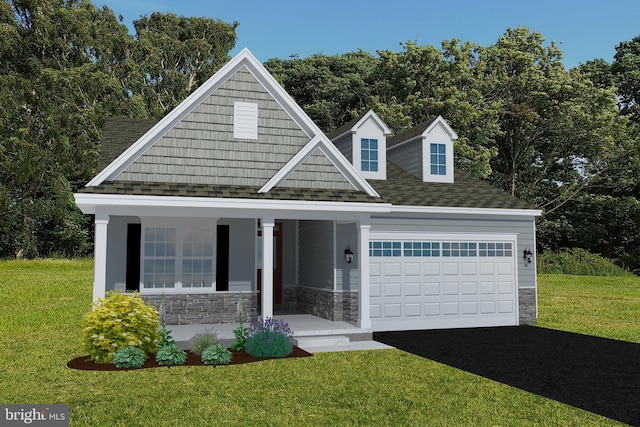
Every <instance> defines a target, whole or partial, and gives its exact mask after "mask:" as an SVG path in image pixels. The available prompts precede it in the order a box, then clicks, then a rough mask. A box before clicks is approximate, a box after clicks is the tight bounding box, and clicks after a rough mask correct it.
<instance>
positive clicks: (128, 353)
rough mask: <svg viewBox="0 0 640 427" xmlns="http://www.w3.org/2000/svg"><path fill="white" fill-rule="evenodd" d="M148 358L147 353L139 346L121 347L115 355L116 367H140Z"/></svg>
mask: <svg viewBox="0 0 640 427" xmlns="http://www.w3.org/2000/svg"><path fill="white" fill-rule="evenodd" d="M145 360H147V355H146V354H144V352H143V351H142V350H140V349H139V348H138V347H131V346H126V347H120V348H119V349H118V351H116V354H115V355H114V356H113V361H114V362H115V364H116V368H140V367H142V365H144V361H145Z"/></svg>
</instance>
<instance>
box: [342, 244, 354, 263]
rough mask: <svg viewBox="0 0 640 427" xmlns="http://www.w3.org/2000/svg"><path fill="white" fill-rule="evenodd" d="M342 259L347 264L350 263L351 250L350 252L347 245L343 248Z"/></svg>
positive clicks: (351, 258)
mask: <svg viewBox="0 0 640 427" xmlns="http://www.w3.org/2000/svg"><path fill="white" fill-rule="evenodd" d="M344 260H345V261H347V264H351V261H353V252H351V247H350V246H349V245H347V249H345V250H344Z"/></svg>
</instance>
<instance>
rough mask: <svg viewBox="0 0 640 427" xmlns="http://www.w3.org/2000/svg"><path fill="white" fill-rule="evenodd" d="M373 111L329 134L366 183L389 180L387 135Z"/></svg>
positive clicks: (382, 123)
mask: <svg viewBox="0 0 640 427" xmlns="http://www.w3.org/2000/svg"><path fill="white" fill-rule="evenodd" d="M389 133H391V131H390V130H389V128H388V127H387V125H385V124H384V122H383V121H382V120H380V117H378V115H377V114H376V113H374V112H373V110H369V111H368V112H367V113H366V114H365V115H363V116H362V117H360V118H358V119H354V120H352V121H350V122H349V123H347V124H345V125H343V126H341V127H339V128H338V129H336V130H335V131H333V132H331V133H330V134H329V138H331V140H332V142H333V143H334V144H335V146H336V147H338V149H339V150H340V152H341V153H342V154H343V155H344V156H345V157H346V158H347V159H348V160H349V161H350V162H351V164H352V165H353V166H354V167H355V168H356V170H357V171H358V172H360V174H361V175H362V176H363V177H364V178H366V179H382V180H384V179H387V135H389Z"/></svg>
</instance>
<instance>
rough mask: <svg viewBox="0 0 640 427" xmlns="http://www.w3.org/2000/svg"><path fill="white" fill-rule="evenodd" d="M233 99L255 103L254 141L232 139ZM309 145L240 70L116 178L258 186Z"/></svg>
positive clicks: (140, 180)
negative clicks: (255, 134)
mask: <svg viewBox="0 0 640 427" xmlns="http://www.w3.org/2000/svg"><path fill="white" fill-rule="evenodd" d="M235 101H242V102H256V103H258V110H259V111H258V141H250V140H241V139H235V138H234V137H233V103H234V102H235ZM308 141H309V138H308V136H307V135H305V133H304V132H303V131H302V130H301V129H300V128H299V127H298V126H297V124H296V123H295V122H294V121H293V120H292V119H291V117H290V116H289V115H288V114H287V113H286V112H285V111H284V110H283V109H282V108H281V107H280V105H279V104H278V103H277V102H275V101H274V100H273V99H272V98H271V96H270V95H269V93H268V92H267V91H266V90H265V89H264V88H263V87H262V85H261V84H260V83H259V82H258V81H257V80H255V78H254V77H253V75H251V73H249V72H248V71H247V70H246V69H242V70H240V71H238V73H236V74H235V75H234V76H233V77H232V78H230V79H229V80H228V81H227V82H225V84H223V85H222V86H221V87H220V88H219V89H218V90H217V91H216V92H215V93H214V94H212V95H211V96H210V97H209V98H208V99H207V100H205V101H204V102H203V103H202V104H200V105H199V106H198V107H196V108H195V109H194V111H192V112H191V113H190V114H189V115H187V117H186V118H185V119H184V120H183V121H182V122H181V123H179V124H178V125H177V126H176V127H175V128H173V129H172V130H170V131H169V132H168V133H167V135H165V136H164V137H163V138H161V139H160V140H159V141H158V142H157V143H156V144H155V145H154V146H153V147H151V148H150V149H149V150H148V151H147V152H146V153H144V154H143V155H142V156H141V157H140V158H139V159H138V160H137V161H136V162H135V163H134V164H132V165H131V166H130V167H129V168H127V169H126V170H125V171H124V172H123V173H122V174H120V176H118V177H117V180H121V181H138V182H171V183H185V184H210V185H242V186H254V187H260V186H262V185H263V184H264V183H265V182H266V181H267V180H268V179H269V178H271V177H272V176H273V174H275V173H276V172H277V171H278V170H279V169H280V168H281V167H282V166H283V165H284V164H285V163H286V162H287V161H289V159H290V158H291V157H292V156H293V155H295V153H297V152H298V151H299V150H300V149H301V148H302V147H303V146H304V145H305V144H306V143H307V142H308ZM317 185H319V186H322V183H321V182H319V183H318V184H317Z"/></svg>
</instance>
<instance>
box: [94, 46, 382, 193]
mask: <svg viewBox="0 0 640 427" xmlns="http://www.w3.org/2000/svg"><path fill="white" fill-rule="evenodd" d="M240 70H243V72H245V70H246V71H248V73H250V74H251V75H252V76H253V78H255V80H256V81H257V82H258V83H259V84H260V85H261V86H262V88H264V90H265V91H266V92H267V93H268V95H269V96H270V97H271V99H273V101H275V102H276V103H277V104H278V105H279V106H280V107H281V108H282V110H284V112H285V113H286V114H287V115H288V117H290V118H291V119H292V120H293V122H295V124H296V126H298V127H299V129H300V131H301V132H300V134H301V135H303V134H304V135H306V137H308V138H309V139H310V141H309V142H308V143H307V144H308V145H310V146H313V145H317V141H315V142H314V140H315V139H316V138H317V137H318V136H320V135H322V131H321V130H320V129H319V128H318V127H317V126H316V125H315V123H314V122H313V121H312V120H311V119H310V118H309V116H307V114H306V113H305V112H304V111H303V110H302V109H301V108H300V107H299V106H298V104H296V102H295V101H294V100H293V99H292V98H291V97H290V96H289V94H288V93H287V92H286V91H285V90H284V89H283V88H282V87H281V86H280V84H279V83H278V82H277V81H276V80H275V79H274V78H273V76H272V75H271V74H270V73H269V72H268V71H267V70H266V69H265V68H264V66H263V65H262V64H261V63H260V62H259V61H258V60H257V59H256V58H255V57H254V56H253V55H252V54H251V52H249V51H248V50H247V49H243V50H242V51H241V52H240V53H239V54H238V55H236V56H235V57H234V58H233V59H232V60H231V61H229V62H228V63H227V64H225V65H224V66H223V67H222V68H221V69H220V70H219V71H218V72H217V73H215V74H214V75H213V76H212V77H211V78H210V79H209V80H207V81H206V82H205V83H203V84H202V86H200V87H199V88H198V89H196V90H195V91H194V92H193V93H192V94H191V95H189V96H188V97H187V98H186V99H185V100H184V101H183V102H182V103H180V104H179V105H178V106H177V107H176V108H175V109H174V110H172V111H171V112H169V114H167V115H166V116H165V117H164V118H163V119H161V120H160V121H158V122H157V123H155V124H153V125H151V126H149V123H146V124H145V125H142V124H140V126H139V127H138V126H136V125H133V124H131V123H129V122H127V123H126V124H127V126H126V129H128V130H130V131H131V132H132V133H135V134H136V135H135V136H136V137H138V136H139V138H136V139H137V140H136V141H135V142H134V143H132V144H130V145H129V146H128V147H126V149H124V150H123V151H121V153H120V154H119V155H118V156H117V157H115V158H114V153H116V152H117V151H119V150H122V149H123V147H125V146H126V144H127V142H129V141H130V140H131V138H121V139H118V136H114V137H113V138H112V137H109V136H107V138H105V139H104V142H106V147H105V148H103V150H102V152H103V153H102V154H103V155H101V158H102V159H105V160H101V162H100V166H103V168H101V170H100V172H99V173H98V175H96V176H95V177H94V178H93V179H92V180H91V181H89V183H88V184H87V186H88V187H92V186H97V185H100V184H102V183H104V182H108V181H112V180H114V179H116V178H118V176H120V175H121V174H122V173H123V172H125V171H126V170H127V168H129V167H130V166H132V165H133V164H134V163H135V162H136V161H137V160H138V159H140V158H141V156H143V154H144V153H146V152H147V151H148V150H150V149H151V148H152V147H154V145H155V144H156V143H157V142H158V141H160V140H161V139H162V138H163V137H164V136H165V135H167V134H168V133H169V132H170V131H171V130H172V129H174V128H175V127H176V126H177V125H178V124H180V123H181V122H182V121H183V120H184V119H185V117H187V115H188V114H190V113H191V112H193V111H194V110H195V109H196V108H197V107H198V106H199V105H201V104H202V103H203V102H204V101H205V100H206V99H207V98H208V97H210V96H211V95H212V94H213V93H214V92H216V90H217V89H219V88H221V87H222V86H223V85H224V84H225V82H227V81H228V80H229V79H230V78H231V77H232V76H234V75H236V74H237V73H238V72H239V71H240ZM145 126H149V127H148V128H147V129H146V132H143V129H144V127H145ZM141 132H142V135H141V136H140V135H139V134H140V133H141ZM112 135H115V134H113V133H112ZM324 138H325V141H324V142H321V144H320V145H321V146H322V150H321V152H322V153H323V154H324V155H326V156H327V158H328V159H329V161H330V162H331V164H332V165H333V166H334V167H335V170H337V171H338V172H339V173H340V174H341V175H342V176H341V177H340V178H341V179H342V177H344V179H345V181H346V183H348V184H346V183H345V184H344V185H346V187H345V188H351V187H353V188H355V189H356V190H359V191H364V192H365V193H367V194H368V195H370V196H377V194H376V192H375V190H374V189H373V187H371V186H370V185H369V183H368V182H367V181H366V180H365V179H363V178H362V177H361V176H360V175H359V174H358V173H357V171H356V170H355V168H354V167H353V166H352V165H351V164H350V163H349V162H348V161H347V160H346V159H345V158H344V157H343V156H342V155H341V154H340V153H339V151H337V150H336V149H335V147H333V146H332V144H330V143H328V141H326V137H324ZM312 148H313V147H312ZM301 151H305V152H309V153H311V152H312V151H313V150H309V149H308V148H307V147H304V148H303V149H302V150H301ZM287 158H288V157H287ZM107 162H108V164H107V165H104V163H107ZM298 166H300V163H295V164H292V163H291V162H289V163H287V164H286V165H285V166H284V168H283V169H285V171H284V172H285V173H284V174H285V175H286V176H290V175H291V173H292V172H294V170H295V168H297V167H298ZM261 170H262V173H264V169H261ZM271 173H273V172H270V173H269V175H267V176H271ZM276 175H278V176H282V174H279V172H278V173H276ZM120 179H121V180H127V179H129V177H128V176H126V173H125V174H123V175H122V176H121V177H120ZM134 179H137V178H134ZM265 179H266V178H265ZM281 182H282V181H278V180H277V179H276V180H273V179H270V180H269V181H268V183H267V185H266V186H263V188H262V191H263V192H265V191H269V190H270V189H271V188H273V186H275V185H278V184H279V183H281Z"/></svg>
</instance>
